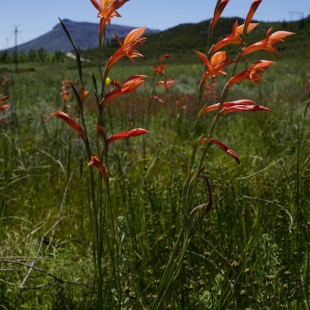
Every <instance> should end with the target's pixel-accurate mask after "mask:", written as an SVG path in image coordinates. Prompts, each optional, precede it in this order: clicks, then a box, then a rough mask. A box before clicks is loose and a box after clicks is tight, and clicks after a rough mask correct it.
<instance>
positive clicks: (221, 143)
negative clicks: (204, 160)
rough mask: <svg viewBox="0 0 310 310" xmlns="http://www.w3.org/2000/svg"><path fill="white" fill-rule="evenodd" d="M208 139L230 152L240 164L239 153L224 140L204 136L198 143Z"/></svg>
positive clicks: (209, 141)
mask: <svg viewBox="0 0 310 310" xmlns="http://www.w3.org/2000/svg"><path fill="white" fill-rule="evenodd" d="M206 141H208V143H214V144H216V145H217V146H219V147H220V148H221V149H222V150H224V151H225V152H226V153H227V154H229V155H230V156H232V157H233V158H234V159H235V160H236V162H237V163H238V164H240V160H239V157H238V155H237V154H236V153H235V152H234V151H233V150H232V149H231V148H229V147H228V146H227V145H225V144H224V143H223V142H221V141H219V140H216V139H212V138H209V139H208V140H207V139H206V138H202V139H201V140H200V141H199V142H198V143H201V144H202V143H205V142H206Z"/></svg>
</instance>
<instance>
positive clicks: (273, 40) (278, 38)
mask: <svg viewBox="0 0 310 310" xmlns="http://www.w3.org/2000/svg"><path fill="white" fill-rule="evenodd" d="M271 31H272V27H271V28H269V29H268V30H267V32H266V38H265V39H264V40H262V41H259V42H257V43H254V44H252V45H250V46H248V47H246V48H245V49H244V50H243V51H242V53H241V57H244V56H245V55H248V54H250V53H253V52H256V51H259V50H265V51H267V52H269V53H276V54H279V51H278V50H277V49H276V48H275V47H274V46H273V45H275V44H277V43H279V42H283V41H284V40H283V39H284V38H286V37H287V36H290V35H292V34H295V33H294V32H289V31H276V32H274V33H273V34H271Z"/></svg>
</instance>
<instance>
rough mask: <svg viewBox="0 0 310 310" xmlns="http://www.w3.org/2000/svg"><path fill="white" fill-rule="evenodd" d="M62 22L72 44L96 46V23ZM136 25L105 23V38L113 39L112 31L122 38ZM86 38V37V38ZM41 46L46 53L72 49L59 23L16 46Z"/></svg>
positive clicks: (86, 47)
mask: <svg viewBox="0 0 310 310" xmlns="http://www.w3.org/2000/svg"><path fill="white" fill-rule="evenodd" d="M62 22H63V23H64V24H65V26H66V27H67V29H68V31H69V33H70V35H71V37H72V39H73V42H74V44H75V45H76V46H77V47H78V48H79V49H81V50H89V49H95V48H98V42H99V38H98V27H99V25H98V23H92V22H76V21H72V20H70V19H63V20H62ZM136 28H137V27H132V26H121V25H117V24H113V25H107V27H106V34H105V38H106V40H108V41H109V40H113V39H114V31H115V32H116V33H117V35H118V36H119V37H120V38H122V37H125V36H126V35H127V34H128V33H129V32H130V31H131V30H133V29H136ZM157 32H159V30H154V29H149V28H147V29H146V30H145V33H147V34H149V33H157ZM86 38H87V39H86ZM40 48H43V49H44V50H45V51H47V52H48V53H53V52H55V51H60V52H63V53H68V52H70V51H72V45H71V43H70V41H69V40H68V38H67V36H66V34H65V32H64V30H63V28H62V26H61V24H60V23H59V24H57V25H55V26H54V27H53V28H52V30H50V31H48V32H47V33H45V34H43V35H41V36H39V37H37V38H36V39H33V40H31V41H28V42H26V43H23V44H20V45H18V46H17V50H18V53H20V52H25V53H27V52H29V51H30V50H39V49H40ZM13 50H14V47H12V48H9V49H8V50H7V51H8V52H9V53H10V52H13Z"/></svg>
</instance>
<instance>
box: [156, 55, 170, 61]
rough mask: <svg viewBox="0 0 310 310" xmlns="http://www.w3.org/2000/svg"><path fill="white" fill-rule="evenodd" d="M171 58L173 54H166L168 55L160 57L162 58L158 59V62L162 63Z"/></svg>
mask: <svg viewBox="0 0 310 310" xmlns="http://www.w3.org/2000/svg"><path fill="white" fill-rule="evenodd" d="M169 57H171V54H166V55H164V56H162V57H160V58H159V59H158V62H159V63H160V62H162V61H164V60H165V59H167V58H169Z"/></svg>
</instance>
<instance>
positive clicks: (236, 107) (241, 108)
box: [220, 105, 271, 115]
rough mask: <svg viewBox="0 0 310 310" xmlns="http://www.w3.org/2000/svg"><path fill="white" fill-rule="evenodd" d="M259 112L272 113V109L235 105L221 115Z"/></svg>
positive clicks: (224, 110) (259, 106)
mask: <svg viewBox="0 0 310 310" xmlns="http://www.w3.org/2000/svg"><path fill="white" fill-rule="evenodd" d="M257 111H266V112H271V110H270V109H268V108H266V107H264V106H262V105H233V106H230V107H227V108H224V109H223V110H221V112H220V114H221V115H223V114H227V113H234V112H257Z"/></svg>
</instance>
